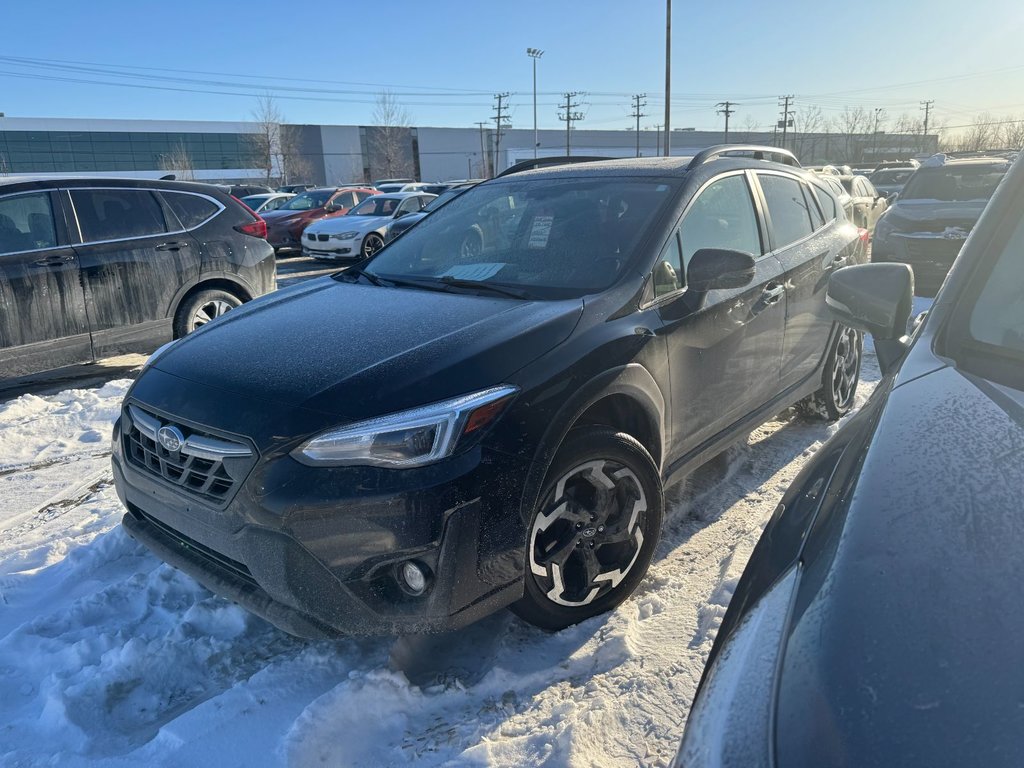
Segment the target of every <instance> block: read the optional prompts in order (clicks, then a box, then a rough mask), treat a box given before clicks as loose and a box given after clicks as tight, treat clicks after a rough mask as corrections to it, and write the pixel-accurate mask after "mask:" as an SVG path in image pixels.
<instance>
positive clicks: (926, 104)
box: [921, 99, 935, 136]
mask: <svg viewBox="0 0 1024 768" xmlns="http://www.w3.org/2000/svg"><path fill="white" fill-rule="evenodd" d="M934 103H935V99H928V100H927V101H922V102H921V109H922V110H924V135H925V136H927V135H928V117H929V116H930V115H931V113H932V104H934Z"/></svg>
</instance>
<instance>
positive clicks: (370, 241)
mask: <svg viewBox="0 0 1024 768" xmlns="http://www.w3.org/2000/svg"><path fill="white" fill-rule="evenodd" d="M383 247H384V239H383V238H382V237H381V236H380V235H378V234H377V233H376V232H371V233H370V234H368V235H367V236H366V237H364V238H363V245H362V246H361V247H360V249H359V253H360V254H361V255H362V257H363V258H364V259H368V258H370V257H371V256H373V254H375V253H376V252H377V251H379V250H380V249H381V248H383Z"/></svg>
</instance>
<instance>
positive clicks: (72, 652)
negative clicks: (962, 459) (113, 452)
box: [0, 352, 879, 767]
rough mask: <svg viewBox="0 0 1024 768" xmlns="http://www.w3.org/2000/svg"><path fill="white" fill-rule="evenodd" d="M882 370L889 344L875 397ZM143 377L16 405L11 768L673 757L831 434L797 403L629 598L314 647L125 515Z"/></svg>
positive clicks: (679, 523) (5, 463)
mask: <svg viewBox="0 0 1024 768" xmlns="http://www.w3.org/2000/svg"><path fill="white" fill-rule="evenodd" d="M878 378H879V374H878V369H877V367H876V365H875V364H874V357H873V355H872V354H870V352H869V354H868V355H867V356H866V359H865V370H864V376H863V378H862V383H861V387H860V389H859V390H858V400H859V402H863V400H864V399H865V398H866V396H867V395H868V394H869V392H870V390H871V389H872V388H873V386H874V384H875V382H876V381H877V380H878ZM128 384H129V382H127V381H117V382H112V383H109V384H107V385H105V386H103V387H102V388H99V389H90V390H77V391H76V390H69V391H66V392H62V393H60V394H57V395H53V396H45V397H37V396H33V395H25V396H23V397H19V398H17V399H14V400H12V401H9V402H7V403H3V404H0V531H2V533H0V692H2V695H0V764H5V765H42V764H47V765H49V764H59V765H61V766H76V765H114V766H120V765H125V766H128V765H132V766H135V765H147V766H193V765H199V764H216V765H220V766H225V767H227V766H254V765H298V766H305V765H345V766H348V765H351V766H359V765H366V766H381V765H393V764H395V765H402V764H409V763H415V764H416V765H441V764H452V765H510V766H511V765H571V766H575V765H578V766H591V765H612V766H617V765H629V766H633V765H637V764H643V765H665V764H667V762H668V761H669V760H670V758H671V757H672V755H673V754H674V752H675V749H676V747H677V744H678V740H679V737H680V735H681V734H682V730H683V726H684V724H685V721H686V716H687V712H688V709H689V703H690V700H691V698H692V696H693V692H694V689H695V687H696V685H697V682H698V680H699V679H700V674H701V670H702V667H703V663H704V660H705V658H706V657H707V654H708V652H709V650H710V648H711V644H712V642H713V639H714V635H715V632H716V631H717V629H718V626H719V624H720V622H721V617H722V615H723V614H724V612H725V609H726V606H727V604H728V600H729V598H730V597H731V595H732V591H733V589H734V588H735V585H736V580H737V579H738V577H739V574H740V573H741V572H742V569H743V566H744V564H745V563H746V560H747V558H748V557H749V554H750V551H751V549H752V547H753V545H754V543H755V542H756V540H757V537H758V535H759V533H760V531H761V528H762V527H763V525H764V523H765V522H766V521H767V519H768V517H769V516H770V515H771V513H772V511H773V509H774V508H775V506H776V505H777V504H778V501H779V499H780V498H781V496H782V493H783V491H784V490H785V489H786V487H787V486H788V484H789V483H790V481H791V480H792V479H793V477H794V476H795V475H796V474H797V472H799V470H800V468H801V467H802V466H803V465H804V463H805V462H806V461H807V459H808V458H809V457H810V456H811V455H813V453H814V451H815V450H816V449H817V448H818V447H819V446H820V444H821V443H822V441H824V440H825V439H827V437H828V435H829V434H830V433H831V431H832V428H830V427H829V426H827V425H822V424H807V423H803V422H801V421H799V420H797V419H794V418H792V415H791V414H783V415H782V416H780V417H779V419H778V420H775V421H772V422H770V423H768V424H766V425H764V426H763V427H761V428H759V429H758V430H756V431H755V432H754V433H753V434H752V435H751V437H750V438H749V440H748V442H747V443H746V444H744V445H740V446H737V447H734V448H731V449H729V450H728V451H726V453H725V454H723V455H722V456H720V457H718V458H717V459H715V460H713V461H712V462H711V463H710V464H708V465H707V466H705V467H703V468H702V469H700V470H698V471H697V472H696V473H694V475H693V476H692V477H691V478H690V479H689V481H688V482H687V483H686V484H683V485H680V486H677V487H676V488H675V489H672V490H671V491H670V498H671V500H672V502H671V509H670V514H669V515H668V517H667V520H666V526H665V531H664V535H663V537H662V541H661V543H660V546H659V548H658V550H657V553H656V556H655V560H654V563H653V565H652V567H651V571H650V573H649V575H648V576H647V578H646V579H645V580H644V582H643V583H642V584H641V586H640V588H639V589H638V591H637V592H636V594H635V595H633V596H632V597H631V598H630V599H629V600H627V601H626V602H625V603H623V604H622V605H621V606H620V607H619V608H618V609H617V610H616V611H614V612H613V613H611V614H609V615H606V616H602V617H598V618H595V619H592V620H590V621H588V622H586V623H584V624H581V625H579V626H576V627H571V628H569V629H567V630H565V631H562V632H559V633H555V634H551V633H546V632H543V631H540V630H537V629H534V628H532V627H530V626H527V625H525V624H523V623H522V622H520V621H519V620H518V619H516V618H514V617H513V616H511V614H509V613H508V612H507V611H505V612H501V613H499V614H496V615H495V616H492V617H490V618H488V619H485V620H484V621H482V622H479V623H478V624H476V625H474V626H472V627H469V628H467V629H465V630H463V631H461V632H456V633H451V634H448V635H442V636H426V637H413V638H405V639H402V640H397V641H396V640H395V639H393V638H363V639H348V640H339V641H336V642H320V643H309V642H305V641H301V640H296V639H294V638H291V637H289V636H288V635H286V634H284V633H282V632H280V631H279V630H277V629H275V628H274V627H272V626H270V625H269V624H267V623H265V622H263V621H262V620H260V619H258V618H255V617H253V616H251V615H249V614H248V613H246V612H245V611H243V610H242V609H241V608H239V607H237V606H235V605H232V604H231V603H229V602H227V601H225V600H222V599H220V598H218V597H215V596H214V595H212V594H210V593H209V592H207V591H206V590H205V589H203V588H202V587H200V586H199V585H198V584H196V583H195V582H194V581H193V580H192V579H190V578H189V577H187V576H185V575H184V574H182V573H180V572H178V571H175V570H174V569H173V568H171V567H169V566H167V565H164V564H163V563H161V562H160V561H159V560H157V559H156V558H155V557H153V556H152V555H150V554H149V553H148V552H147V551H146V550H145V549H144V548H143V547H141V546H140V545H138V544H137V543H135V542H134V541H133V540H132V539H131V538H130V537H128V536H127V535H126V534H125V533H124V532H123V531H122V530H121V529H120V527H119V525H118V523H119V521H120V517H121V514H122V510H121V507H120V504H119V502H118V500H117V497H116V495H115V493H114V491H113V488H112V487H111V485H110V471H109V445H108V442H109V437H110V426H111V424H112V422H113V420H114V418H115V417H116V413H117V411H118V407H119V403H120V400H121V398H122V397H123V395H124V393H125V391H126V389H127V386H128Z"/></svg>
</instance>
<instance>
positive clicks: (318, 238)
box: [316, 235, 331, 243]
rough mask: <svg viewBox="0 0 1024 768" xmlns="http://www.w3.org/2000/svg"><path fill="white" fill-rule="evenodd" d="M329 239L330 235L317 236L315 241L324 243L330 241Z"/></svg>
mask: <svg viewBox="0 0 1024 768" xmlns="http://www.w3.org/2000/svg"><path fill="white" fill-rule="evenodd" d="M330 237H331V236H330V235H317V236H316V239H317V240H319V241H320V242H321V243H326V242H327V241H328V240H329V239H330Z"/></svg>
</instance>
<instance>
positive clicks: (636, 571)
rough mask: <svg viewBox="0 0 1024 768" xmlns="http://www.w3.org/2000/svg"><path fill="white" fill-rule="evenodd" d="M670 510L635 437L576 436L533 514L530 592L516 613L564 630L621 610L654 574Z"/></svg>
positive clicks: (590, 432) (598, 432) (603, 432)
mask: <svg viewBox="0 0 1024 768" xmlns="http://www.w3.org/2000/svg"><path fill="white" fill-rule="evenodd" d="M608 483H611V485H610V486H609V485H608ZM664 508H665V495H664V490H663V488H662V485H661V475H660V473H659V472H658V467H657V465H656V464H655V463H654V460H653V459H652V458H651V455H650V453H648V452H647V450H646V449H645V448H644V447H643V446H642V445H641V444H640V443H639V442H637V441H636V440H635V439H634V438H633V437H631V436H630V435H627V434H625V433H623V432H617V431H616V430H614V429H611V428H608V427H584V428H581V429H578V430H574V431H572V432H570V433H569V436H568V437H567V438H566V440H565V442H564V444H563V445H562V447H561V448H559V450H558V453H557V454H556V455H555V458H554V460H553V461H552V462H551V466H550V467H549V468H548V472H547V476H546V478H545V480H544V486H543V489H542V490H541V494H540V502H539V504H538V506H537V508H536V509H535V510H534V511H533V513H532V514H531V516H530V520H529V524H528V526H527V539H526V562H525V564H524V565H525V573H524V582H525V585H524V594H523V597H522V598H521V599H520V600H519V601H517V602H516V603H514V604H513V605H512V606H511V609H512V611H513V612H514V613H515V614H516V615H517V616H519V617H520V618H521V619H523V620H524V621H527V622H529V623H530V624H534V625H535V626H538V627H541V628H543V629H549V630H558V629H564V628H565V627H568V626H571V625H572V624H576V623H578V622H581V621H583V620H584V619H589V618H590V617H591V616H597V615H599V614H602V613H605V612H606V611H610V610H611V609H612V608H615V607H616V606H617V605H619V604H620V603H621V602H622V601H623V600H625V599H626V598H627V597H629V596H630V594H632V592H633V591H634V590H635V589H636V588H637V586H638V585H639V584H640V582H641V581H642V580H643V578H644V575H645V574H646V573H647V569H648V567H649V566H650V564H651V558H652V557H653V556H654V549H655V547H656V546H657V543H658V537H659V535H660V533H661V521H662V517H663V515H664Z"/></svg>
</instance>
